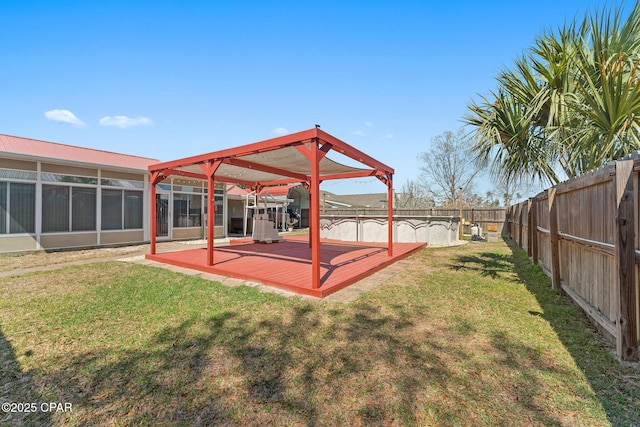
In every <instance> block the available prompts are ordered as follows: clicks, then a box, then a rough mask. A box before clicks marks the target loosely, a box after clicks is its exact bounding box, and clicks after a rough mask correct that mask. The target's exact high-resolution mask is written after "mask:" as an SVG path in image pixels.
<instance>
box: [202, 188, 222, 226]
mask: <svg viewBox="0 0 640 427" xmlns="http://www.w3.org/2000/svg"><path fill="white" fill-rule="evenodd" d="M208 200H209V199H208V197H207V196H205V205H204V213H205V214H206V213H207V208H208V206H209V204H208V203H207V201H208ZM213 203H214V205H215V207H216V210H215V212H214V214H213V221H214V222H213V225H214V226H216V227H221V226H222V225H224V190H218V189H216V190H214V197H213Z"/></svg>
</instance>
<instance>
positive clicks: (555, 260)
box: [548, 188, 562, 291]
mask: <svg viewBox="0 0 640 427" xmlns="http://www.w3.org/2000/svg"><path fill="white" fill-rule="evenodd" d="M548 195H549V199H548V202H549V237H550V240H551V286H552V287H553V289H554V290H555V291H559V290H561V289H562V285H561V283H560V246H559V244H558V207H557V205H556V189H555V188H550V189H549V190H548Z"/></svg>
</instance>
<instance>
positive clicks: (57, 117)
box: [44, 110, 87, 128]
mask: <svg viewBox="0 0 640 427" xmlns="http://www.w3.org/2000/svg"><path fill="white" fill-rule="evenodd" d="M44 116H45V117H46V118H47V119H49V120H53V121H54V122H58V123H67V124H70V125H72V126H75V127H78V128H83V127H86V126H87V125H85V124H84V122H83V121H82V120H80V119H79V118H77V117H76V115H75V114H73V113H72V112H71V111H69V110H51V111H46V112H45V113H44Z"/></svg>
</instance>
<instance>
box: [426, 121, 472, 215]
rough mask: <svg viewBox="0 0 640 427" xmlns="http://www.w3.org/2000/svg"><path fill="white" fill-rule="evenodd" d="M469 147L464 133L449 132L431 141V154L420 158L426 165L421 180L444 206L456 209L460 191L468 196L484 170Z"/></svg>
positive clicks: (427, 153) (459, 131) (460, 131)
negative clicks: (476, 179)
mask: <svg viewBox="0 0 640 427" xmlns="http://www.w3.org/2000/svg"><path fill="white" fill-rule="evenodd" d="M469 146H470V142H469V140H468V139H467V138H466V137H465V135H464V132H463V130H462V129H460V130H458V131H457V132H456V133H453V132H451V131H446V132H444V133H442V134H441V135H438V136H436V137H434V138H432V139H431V150H429V151H428V152H425V153H420V154H419V155H418V158H419V159H420V160H422V162H423V163H424V164H423V166H421V167H420V170H421V171H422V175H421V180H422V182H423V183H425V184H426V186H427V187H428V188H429V193H430V195H431V196H432V197H433V198H434V199H435V200H436V202H438V203H439V204H441V205H449V206H451V205H455V204H456V202H457V200H458V193H459V189H460V188H462V191H463V193H468V192H469V191H470V190H471V189H472V187H473V179H474V178H475V177H476V176H477V175H478V174H479V173H480V171H481V170H482V169H483V165H481V164H479V163H478V162H477V161H476V160H475V158H476V156H474V155H471V153H469ZM471 191H472V190H471Z"/></svg>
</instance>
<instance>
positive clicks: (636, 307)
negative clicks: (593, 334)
mask: <svg viewBox="0 0 640 427" xmlns="http://www.w3.org/2000/svg"><path fill="white" fill-rule="evenodd" d="M639 171H640V153H638V152H636V153H634V154H632V155H630V156H627V157H625V158H624V159H621V160H619V161H617V162H612V163H610V164H609V165H607V166H605V167H602V168H600V169H597V170H595V171H592V172H589V173H587V174H585V175H582V176H580V177H578V178H575V179H572V180H569V181H566V182H563V183H560V184H558V185H556V186H554V187H552V188H549V189H547V190H545V191H544V192H542V193H540V194H538V195H537V196H536V197H533V198H531V199H529V200H528V201H525V202H523V203H519V204H517V205H513V206H510V207H508V208H507V211H506V219H505V226H504V228H503V234H507V235H508V236H509V237H511V239H512V240H513V241H514V242H515V243H516V244H517V245H518V246H519V247H521V248H522V249H524V250H526V251H527V254H528V255H529V257H530V258H531V260H532V261H533V263H535V264H539V265H540V266H541V267H542V269H543V270H544V271H545V272H546V273H547V274H548V275H550V276H551V282H552V286H553V288H554V289H556V290H561V289H562V290H564V291H565V292H566V293H567V294H568V295H569V296H571V298H572V299H573V300H574V301H575V302H576V303H577V304H578V305H579V306H580V307H582V309H583V310H584V311H585V312H586V313H587V315H588V316H589V317H590V318H591V319H592V320H593V321H594V322H595V324H596V325H597V326H598V327H599V330H600V331H601V332H602V333H603V334H604V335H605V336H608V337H609V338H610V339H612V340H613V341H614V342H615V343H616V353H617V355H618V357H619V358H620V359H621V360H625V361H635V360H638V341H640V318H639V316H638V313H639V311H640V302H639V299H638V296H639V294H640V291H639V285H638V277H639V274H638V265H639V264H640V245H639V240H638V236H639V235H640V233H639V230H640V229H639V225H640V221H638V212H639V211H640V209H639V207H640V192H639V189H640V174H639Z"/></svg>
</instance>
